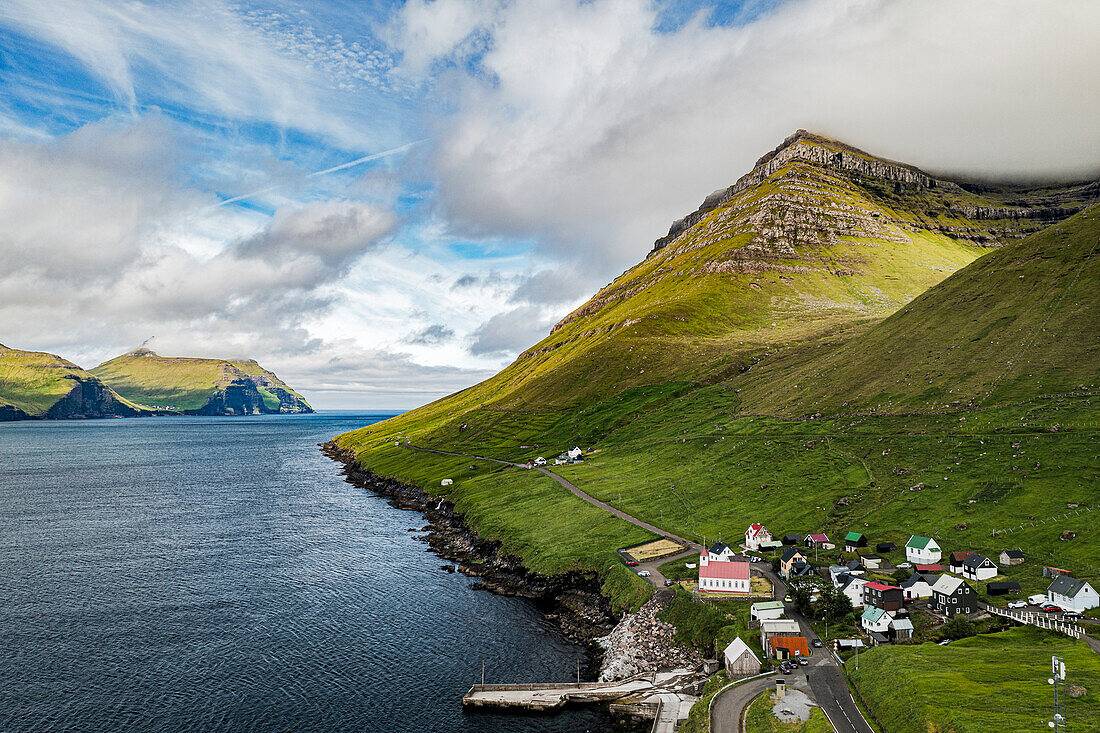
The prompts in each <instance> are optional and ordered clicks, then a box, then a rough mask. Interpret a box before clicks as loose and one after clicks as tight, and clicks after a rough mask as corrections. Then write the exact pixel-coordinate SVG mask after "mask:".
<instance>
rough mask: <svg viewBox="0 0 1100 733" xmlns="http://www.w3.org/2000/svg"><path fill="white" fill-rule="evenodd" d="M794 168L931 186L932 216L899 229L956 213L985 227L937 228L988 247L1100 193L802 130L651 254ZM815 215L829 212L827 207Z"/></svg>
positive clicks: (893, 184)
mask: <svg viewBox="0 0 1100 733" xmlns="http://www.w3.org/2000/svg"><path fill="white" fill-rule="evenodd" d="M791 165H799V166H802V167H803V168H804V169H805V167H807V166H808V167H810V168H815V169H818V170H819V171H821V172H824V173H826V174H840V175H842V176H843V177H845V178H847V179H848V180H850V181H853V182H855V183H856V184H863V185H866V186H867V187H868V190H869V191H871V192H872V193H877V192H879V191H881V192H884V193H885V192H889V193H892V194H894V195H898V196H901V195H906V194H907V195H908V196H909V197H914V196H919V195H920V194H921V193H927V192H930V191H933V190H935V193H936V195H935V196H934V197H933V200H931V201H929V202H927V203H928V206H927V212H926V213H928V214H930V215H932V216H931V217H930V219H929V220H924V221H921V222H919V224H918V225H917V226H914V225H912V224H910V223H902V226H903V228H909V229H915V228H924V229H931V230H933V231H941V229H940V228H939V227H938V226H937V223H936V222H935V221H934V219H936V218H942V215H943V214H948V215H955V216H958V217H960V218H964V219H969V220H974V221H976V222H988V223H989V225H988V226H984V227H983V226H977V227H961V228H960V227H952V226H950V225H946V226H945V227H944V228H943V229H942V231H943V232H944V233H945V234H948V235H949V236H964V237H966V238H969V239H972V240H974V241H979V242H983V243H988V244H1003V243H1004V240H1006V239H1018V238H1022V237H1024V236H1027V235H1028V234H1031V233H1033V232H1036V231H1039V230H1040V229H1042V228H1044V227H1046V226H1047V225H1049V224H1050V223H1052V222H1055V221H1059V220H1061V219H1064V218H1066V217H1067V216H1071V215H1072V214H1074V213H1076V212H1077V211H1080V210H1081V209H1083V208H1085V206H1086V205H1088V204H1089V202H1092V201H1095V200H1097V199H1098V198H1100V182H1089V183H1086V184H1081V185H1076V186H1065V187H1053V188H1051V187H1037V188H1034V189H1026V188H1020V187H996V186H983V185H976V184H972V185H967V184H960V183H957V182H955V181H950V180H945V179H939V178H934V177H933V176H930V175H928V174H927V173H925V172H924V171H922V170H920V169H919V168H917V167H915V166H911V165H906V164H904V163H897V162H895V161H890V160H883V159H881V158H876V157H874V156H872V155H869V154H867V153H865V152H863V151H861V150H858V149H857V148H853V147H851V146H849V145H846V144H844V143H841V142H838V141H836V140H830V139H828V138H824V137H821V136H819V135H814V134H813V133H810V132H807V131H805V130H799V131H798V132H796V133H795V134H794V135H791V136H790V137H788V138H787V139H786V140H784V141H783V143H782V144H780V145H779V146H778V147H776V148H775V149H774V150H772V151H771V152H770V153H768V154H766V155H764V156H763V157H761V158H760V160H758V161H757V162H756V165H755V166H754V167H753V169H752V170H751V171H750V172H749V173H746V174H745V175H744V176H742V177H741V178H739V179H738V180H737V182H736V183H734V184H733V185H732V186H729V187H728V188H724V189H720V190H718V191H715V192H714V193H712V194H710V195H709V196H707V197H706V199H704V201H703V203H702V204H701V205H700V206H699V208H698V209H697V210H696V211H694V212H692V213H691V214H689V215H687V216H685V217H684V218H682V219H678V220H677V221H675V222H673V224H672V226H671V227H670V228H669V231H668V234H666V235H665V236H664V237H661V238H660V239H658V240H657V241H656V242H654V245H653V249H652V251H651V252H650V254H653V253H655V252H658V251H660V250H661V249H663V248H665V247H667V246H668V245H670V244H671V243H672V242H674V241H675V240H676V238H677V237H679V236H680V235H681V234H683V233H684V232H686V231H688V230H689V229H691V228H692V227H694V226H696V225H697V224H699V222H701V221H703V220H704V219H705V218H706V217H707V215H708V214H709V213H710V212H711V211H713V210H714V209H716V208H719V207H720V206H723V205H724V204H727V203H729V202H730V201H732V200H733V199H734V198H735V197H736V196H737V194H739V193H741V192H743V191H746V190H747V189H750V188H753V187H756V186H760V185H762V184H763V183H765V182H766V181H768V180H769V179H770V178H772V177H773V176H775V175H776V174H777V173H780V172H782V171H783V169H784V168H786V167H788V166H791ZM982 197H985V198H989V199H990V201H989V202H984V203H983V202H982V201H980V198H982ZM997 198H1006V199H1009V200H1010V201H1009V202H1007V203H1006V205H999V206H998V205H996V203H994V201H995V200H996V199H997ZM806 213H807V216H809V217H811V218H812V217H814V216H815V213H814V212H813V209H812V207H810V208H809V209H807V212H806ZM820 213H821V214H822V215H823V216H827V215H828V213H827V212H820ZM1005 220H1007V222H1009V223H1005ZM899 223H901V222H899ZM967 235H969V236H967Z"/></svg>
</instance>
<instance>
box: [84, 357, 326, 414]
mask: <svg viewBox="0 0 1100 733" xmlns="http://www.w3.org/2000/svg"><path fill="white" fill-rule="evenodd" d="M91 372H92V374H95V375H96V376H97V377H99V378H100V379H102V380H103V381H104V382H106V383H107V384H109V385H110V386H111V387H112V388H113V389H114V390H115V391H117V392H118V393H119V394H121V395H122V396H124V397H126V398H127V399H129V400H132V401H133V402H137V403H139V404H143V405H156V406H158V407H160V408H170V409H173V410H178V411H181V412H183V411H194V410H199V409H201V408H202V407H203V406H204V405H206V404H207V403H208V402H209V401H210V399H211V398H212V397H214V395H215V393H217V392H218V391H219V390H224V389H225V388H226V387H228V386H230V385H232V384H233V383H235V382H240V381H241V380H243V379H251V380H252V381H254V382H255V383H256V387H257V389H258V391H259V393H260V396H261V398H262V399H263V402H264V406H265V408H267V409H268V410H269V411H271V412H278V411H279V404H280V401H279V396H278V393H279V392H280V391H285V392H287V393H289V394H291V395H294V396H295V397H297V398H298V399H300V400H302V402H303V403H304V402H305V400H304V399H303V398H302V397H301V395H299V394H298V393H297V392H295V391H294V390H292V389H291V388H290V387H289V386H288V385H287V384H286V383H284V382H283V381H282V380H281V379H279V378H278V377H277V376H275V374H274V373H272V372H270V371H268V370H266V369H264V368H263V367H261V366H260V365H259V364H257V363H256V362H255V361H246V360H230V359H200V358H192V357H165V356H159V355H158V354H155V353H153V352H152V351H149V350H148V349H138V350H136V351H132V352H130V353H128V354H123V355H122V356H118V357H116V358H114V359H111V360H110V361H107V362H104V363H103V364H100V365H99V366H97V367H96V368H94V369H92V370H91Z"/></svg>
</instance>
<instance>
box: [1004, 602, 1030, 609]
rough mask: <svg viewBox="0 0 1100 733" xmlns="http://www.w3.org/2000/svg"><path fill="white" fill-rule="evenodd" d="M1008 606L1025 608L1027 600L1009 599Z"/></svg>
mask: <svg viewBox="0 0 1100 733" xmlns="http://www.w3.org/2000/svg"><path fill="white" fill-rule="evenodd" d="M1008 607H1009V608H1027V601H1009V602H1008Z"/></svg>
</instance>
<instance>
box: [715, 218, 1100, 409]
mask: <svg viewBox="0 0 1100 733" xmlns="http://www.w3.org/2000/svg"><path fill="white" fill-rule="evenodd" d="M1098 288H1100V206H1096V207H1092V208H1091V209H1088V210H1086V211H1083V212H1081V213H1079V214H1077V215H1076V216H1073V217H1071V218H1070V219H1067V220H1066V221H1064V222H1062V223H1061V224H1058V225H1056V226H1052V227H1050V228H1048V229H1046V230H1044V231H1042V232H1041V233H1038V234H1036V235H1033V236H1031V237H1029V238H1028V239H1026V240H1025V241H1024V242H1022V243H1021V244H1019V245H1016V246H1012V247H1006V248H1004V249H1002V250H1000V251H997V252H994V253H992V254H990V255H988V256H986V257H983V258H981V259H980V260H978V261H977V262H975V263H974V264H973V265H971V266H970V267H967V268H966V269H965V270H963V271H962V272H960V273H958V274H957V275H955V276H954V277H951V278H949V279H948V280H946V281H945V282H943V283H941V284H940V285H938V286H936V287H934V288H932V289H931V290H929V291H928V292H927V293H925V294H924V295H922V296H921V297H919V298H917V299H916V300H914V301H913V302H912V303H910V304H909V305H907V306H906V307H904V308H902V309H901V310H900V311H899V312H897V313H895V314H894V315H893V316H891V317H889V318H887V319H886V320H885V321H883V322H882V323H880V324H878V325H876V326H875V327H874V328H872V329H871V330H870V331H868V332H867V333H866V334H864V335H863V336H860V337H859V338H855V339H852V340H850V341H848V342H847V343H845V344H843V345H841V346H840V347H839V348H835V349H831V350H826V353H812V354H808V353H807V352H806V350H805V349H801V348H795V349H792V350H791V352H792V353H791V355H790V356H789V357H786V358H778V359H772V360H770V362H769V363H768V364H765V365H761V367H760V368H759V369H757V370H754V373H751V374H745V375H742V376H741V377H739V378H738V379H736V380H732V381H731V384H732V385H733V386H735V387H737V388H739V389H740V393H739V397H740V399H741V403H742V409H745V410H747V411H749V412H765V411H766V412H773V413H787V414H794V415H797V414H809V413H813V412H823V413H825V414H830V413H834V412H857V411H868V410H871V411H878V412H900V411H916V410H920V411H935V410H943V409H947V408H952V407H956V408H957V407H958V406H960V405H966V406H968V407H988V406H993V405H998V404H1003V403H1006V402H1012V401H1015V400H1019V399H1021V398H1028V397H1032V396H1035V395H1041V394H1063V393H1068V392H1073V391H1075V390H1076V391H1094V390H1096V389H1097V378H1098V370H1100V330H1098V329H1097V327H1096V326H1097V323H1100V302H1098V298H1100V293H1098Z"/></svg>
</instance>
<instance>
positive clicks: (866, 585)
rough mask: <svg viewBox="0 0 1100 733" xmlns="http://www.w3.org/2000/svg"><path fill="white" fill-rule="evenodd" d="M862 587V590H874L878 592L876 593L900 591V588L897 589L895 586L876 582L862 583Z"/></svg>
mask: <svg viewBox="0 0 1100 733" xmlns="http://www.w3.org/2000/svg"><path fill="white" fill-rule="evenodd" d="M863 587H864V588H874V589H875V590H878V591H883V590H901V588H899V587H897V586H896V585H887V584H886V583H880V582H878V581H877V580H872V581H871V582H870V583H864V584H863Z"/></svg>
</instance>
